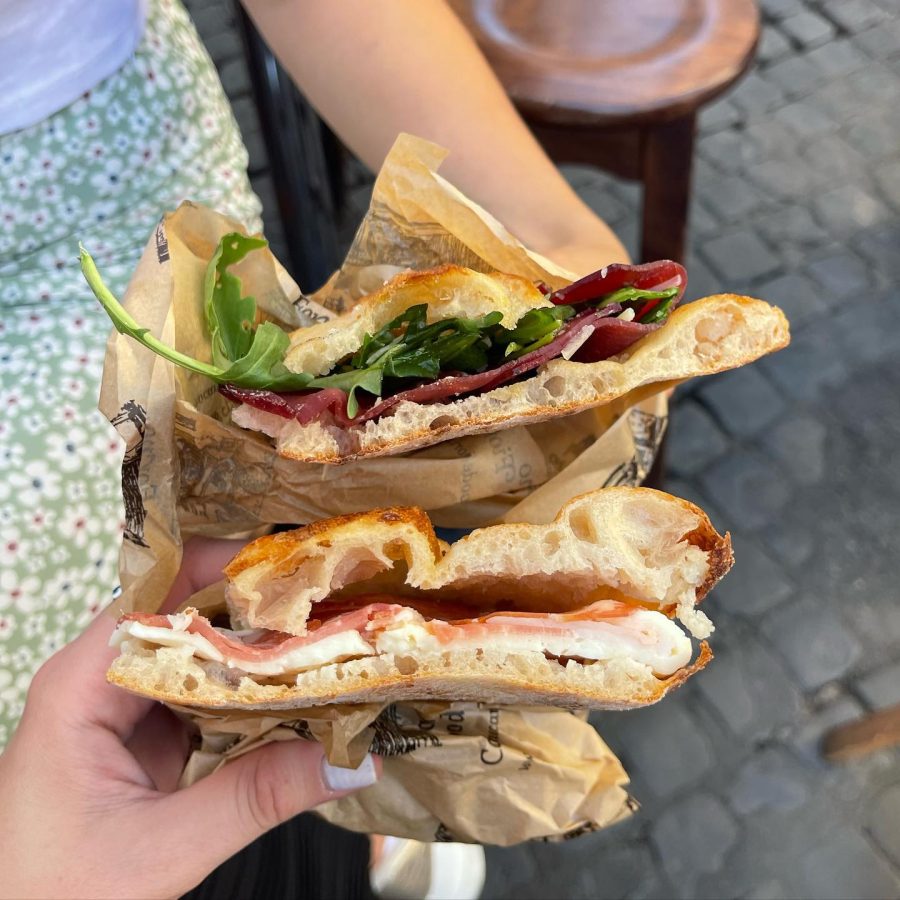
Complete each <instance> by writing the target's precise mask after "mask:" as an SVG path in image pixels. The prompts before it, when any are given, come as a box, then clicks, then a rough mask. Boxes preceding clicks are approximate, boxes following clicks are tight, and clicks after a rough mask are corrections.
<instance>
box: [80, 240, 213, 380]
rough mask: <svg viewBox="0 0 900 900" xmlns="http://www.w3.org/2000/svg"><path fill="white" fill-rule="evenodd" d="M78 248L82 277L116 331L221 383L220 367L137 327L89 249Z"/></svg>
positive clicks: (186, 367) (182, 365)
mask: <svg viewBox="0 0 900 900" xmlns="http://www.w3.org/2000/svg"><path fill="white" fill-rule="evenodd" d="M78 249H79V255H80V258H81V271H82V274H83V275H84V278H85V280H86V281H87V283H88V285H89V286H90V289H91V290H92V291H93V292H94V296H95V297H96V298H97V299H98V300H99V301H100V305H101V306H102V307H103V308H104V309H105V310H106V313H107V315H108V316H109V317H110V319H112V323H113V325H115V327H116V331H118V332H119V333H120V334H127V335H128V336H129V337H132V338H134V339H135V340H136V341H138V342H139V343H141V344H143V345H144V346H145V347H147V348H148V349H150V350H152V351H153V352H154V353H158V354H159V355H160V356H162V357H163V358H164V359H168V360H169V361H170V362H173V363H175V364H176V365H178V366H181V367H182V368H184V369H188V370H189V371H191V372H199V373H200V374H201V375H206V376H207V377H208V378H212V379H213V381H219V382H221V380H222V379H221V375H222V370H221V369H220V368H219V367H217V366H212V365H210V364H209V363H204V362H200V360H198V359H193V358H192V357H190V356H186V355H185V354H184V353H180V352H179V351H178V350H176V349H175V348H174V347H170V346H169V345H168V344H164V343H163V342H162V341H160V340H157V339H156V338H155V337H154V336H153V335H152V334H150V329H149V328H143V327H142V326H140V325H138V323H137V322H136V321H135V320H134V319H133V318H132V316H131V314H130V313H129V312H128V310H126V309H125V307H124V306H122V304H121V303H119V301H118V300H117V299H116V297H115V295H114V294H113V293H112V291H110V289H109V288H108V287H107V286H106V285H105V284H104V283H103V279H102V278H101V277H100V272H99V271H98V270H97V265H96V263H95V262H94V260H93V258H92V257H91V255H90V254H89V253H88V252H87V250H85V249H84V246H83V245H81V244H79V245H78Z"/></svg>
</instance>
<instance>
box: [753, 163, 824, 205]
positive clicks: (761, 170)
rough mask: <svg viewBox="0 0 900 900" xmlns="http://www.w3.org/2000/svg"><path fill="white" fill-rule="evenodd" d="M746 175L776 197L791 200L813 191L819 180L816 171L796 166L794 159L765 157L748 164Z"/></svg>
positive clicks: (796, 200) (797, 199) (798, 199)
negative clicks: (755, 163)
mask: <svg viewBox="0 0 900 900" xmlns="http://www.w3.org/2000/svg"><path fill="white" fill-rule="evenodd" d="M747 175H748V176H749V177H750V178H751V179H752V180H753V181H754V182H755V183H756V184H758V185H759V186H760V187H761V188H763V190H765V191H768V193H769V194H771V195H772V196H773V197H775V198H776V199H780V200H790V201H793V202H798V201H800V200H801V199H802V198H805V197H806V196H807V195H809V194H811V193H813V189H814V187H816V186H817V185H818V184H819V183H820V182H821V176H819V175H818V173H816V172H813V171H812V170H810V169H809V168H808V167H805V166H804V167H800V166H798V165H797V161H796V159H767V160H765V161H763V162H761V163H759V164H758V165H755V166H749V167H748V168H747Z"/></svg>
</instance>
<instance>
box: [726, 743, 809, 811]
mask: <svg viewBox="0 0 900 900" xmlns="http://www.w3.org/2000/svg"><path fill="white" fill-rule="evenodd" d="M810 783H811V779H810V777H809V775H808V774H807V772H806V770H805V769H804V767H803V766H802V765H801V764H800V763H799V762H798V761H797V760H796V759H795V758H794V757H793V756H792V755H791V754H790V753H788V752H787V751H786V750H785V749H784V748H783V747H765V748H764V749H762V750H760V751H759V752H758V753H756V754H755V755H754V756H752V757H751V758H750V759H748V760H747V762H745V763H744V765H743V766H742V767H741V770H740V771H739V772H738V774H737V779H736V780H735V782H734V784H733V785H732V787H731V789H730V790H729V792H728V800H729V803H730V804H731V808H732V809H733V810H734V811H735V812H736V813H737V814H738V815H739V816H748V815H752V814H753V813H756V812H759V811H760V810H776V811H780V812H790V811H791V810H794V809H797V808H798V807H800V806H802V805H803V804H804V803H805V802H806V800H807V798H808V797H809V792H810Z"/></svg>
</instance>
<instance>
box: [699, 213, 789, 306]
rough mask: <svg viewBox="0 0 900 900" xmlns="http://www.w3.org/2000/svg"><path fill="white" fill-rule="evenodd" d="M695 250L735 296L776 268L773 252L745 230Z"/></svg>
mask: <svg viewBox="0 0 900 900" xmlns="http://www.w3.org/2000/svg"><path fill="white" fill-rule="evenodd" d="M697 248H698V249H699V250H700V251H701V252H702V255H703V256H704V258H705V259H706V260H708V262H709V263H710V265H711V266H712V267H713V268H714V269H715V270H716V271H717V272H718V273H719V274H720V275H721V276H722V279H723V285H727V286H728V287H729V288H731V289H732V290H735V291H738V292H740V291H741V290H743V289H746V288H747V283H748V282H750V281H752V280H754V279H756V278H762V277H763V276H764V275H769V274H771V273H772V272H774V271H775V270H776V269H777V268H778V266H779V263H778V259H777V258H776V257H775V255H774V254H773V253H772V251H771V250H770V249H769V248H768V247H767V246H766V245H765V244H764V243H763V242H762V241H761V240H760V239H759V238H758V237H757V235H756V233H755V232H753V231H751V230H749V229H746V228H742V229H739V230H738V231H732V232H731V233H729V234H724V235H722V236H721V237H717V238H712V239H711V240H707V241H704V242H703V243H700V242H699V241H698V242H697Z"/></svg>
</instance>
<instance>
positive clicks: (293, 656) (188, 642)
mask: <svg viewBox="0 0 900 900" xmlns="http://www.w3.org/2000/svg"><path fill="white" fill-rule="evenodd" d="M126 637H130V638H137V639H138V640H141V641H146V642H147V643H148V644H159V645H161V646H163V647H191V648H192V649H193V651H194V656H196V657H197V658H198V659H211V660H214V661H215V662H221V663H224V664H225V665H227V666H231V667H232V668H235V669H242V670H243V671H244V672H246V673H247V674H248V675H266V676H273V675H286V674H290V673H293V672H304V671H306V670H307V669H317V668H319V667H320V666H325V665H328V664H329V663H334V662H341V661H343V660H346V659H357V658H358V657H360V656H374V655H375V650H374V649H373V647H372V645H371V644H370V643H369V642H368V641H366V640H365V639H364V638H363V637H361V635H360V634H359V632H357V631H342V632H339V633H338V634H333V635H331V636H329V637H326V638H322V640H321V641H316V642H315V643H314V644H308V645H307V646H305V647H295V648H294V649H293V650H288V651H287V652H285V653H280V654H278V655H277V656H275V655H272V656H268V657H266V658H265V659H263V660H252V659H238V658H236V657H230V656H227V655H225V654H223V653H221V652H220V651H219V650H218V649H217V648H216V647H214V646H213V645H212V644H211V643H210V642H209V641H208V640H207V639H206V638H205V637H203V635H201V634H191V633H189V632H187V631H176V630H175V629H173V628H159V627H157V626H153V625H142V624H141V623H140V622H135V621H131V620H128V621H125V622H123V623H122V624H121V625H120V626H119V627H118V628H117V629H116V631H115V633H114V635H113V641H111V643H112V642H114V643H115V644H119V643H121V642H122V641H123V640H124V639H125V638H126Z"/></svg>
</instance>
